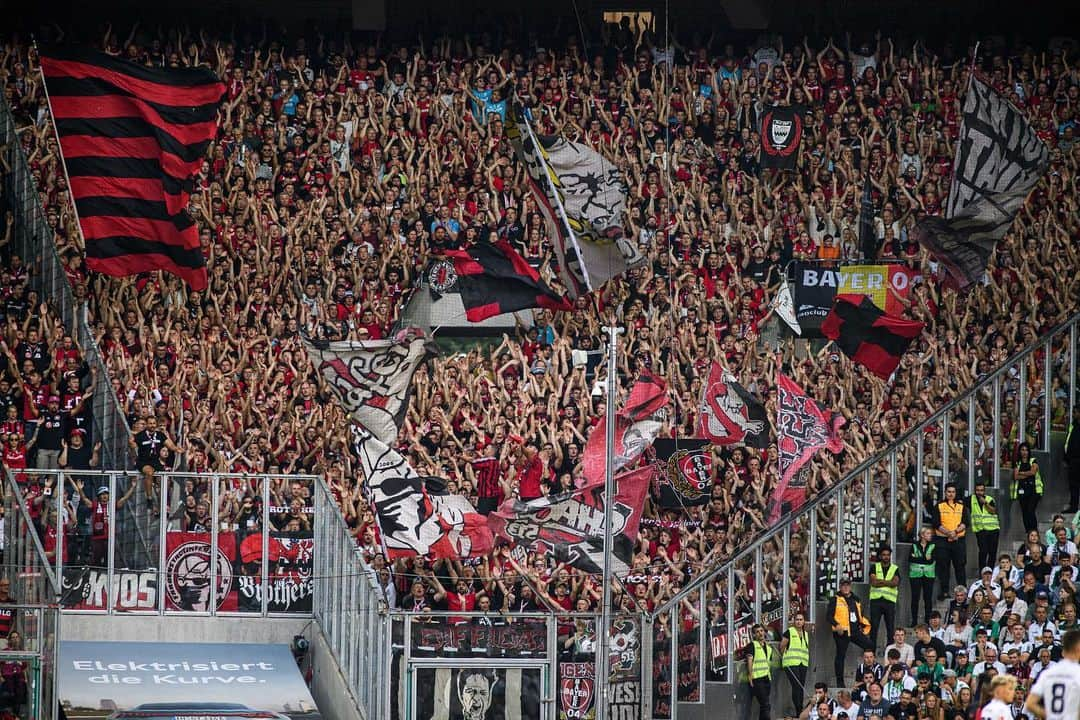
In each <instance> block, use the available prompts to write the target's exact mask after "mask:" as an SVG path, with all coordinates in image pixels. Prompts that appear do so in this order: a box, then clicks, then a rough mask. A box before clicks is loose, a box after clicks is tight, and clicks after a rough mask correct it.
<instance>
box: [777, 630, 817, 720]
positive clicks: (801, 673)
mask: <svg viewBox="0 0 1080 720" xmlns="http://www.w3.org/2000/svg"><path fill="white" fill-rule="evenodd" d="M780 654H781V656H783V660H782V662H781V665H783V667H784V675H785V676H787V679H788V685H789V686H790V689H791V704H792V705H794V706H795V712H793V713H792V716H798V714H799V709H800V708H801V707H802V705H803V700H804V699H805V698H806V673H807V671H808V670H809V669H810V633H809V632H807V630H806V617H805V616H804V615H803V614H802V613H796V615H795V619H794V620H793V621H792V625H791V627H789V628H788V629H787V630H785V631H784V634H783V635H782V636H781V637H780Z"/></svg>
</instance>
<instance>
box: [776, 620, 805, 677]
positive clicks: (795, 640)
mask: <svg viewBox="0 0 1080 720" xmlns="http://www.w3.org/2000/svg"><path fill="white" fill-rule="evenodd" d="M781 664H782V665H783V666H784V667H810V638H809V637H808V636H807V634H806V631H805V630H803V631H802V632H799V631H798V630H796V629H795V628H793V627H790V628H788V646H787V652H786V653H784V661H783V663H781Z"/></svg>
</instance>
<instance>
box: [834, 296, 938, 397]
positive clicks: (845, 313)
mask: <svg viewBox="0 0 1080 720" xmlns="http://www.w3.org/2000/svg"><path fill="white" fill-rule="evenodd" d="M923 327H925V323H921V322H916V321H914V320H903V319H901V318H898V317H893V316H892V315H886V314H885V312H884V311H883V310H881V309H880V308H878V306H876V305H874V302H873V301H872V300H871V299H870V298H869V297H867V296H866V295H837V296H836V299H835V300H834V301H833V306H832V310H830V311H829V315H828V317H826V318H825V322H823V323H822V324H821V333H822V334H823V335H824V336H825V337H827V338H829V339H830V340H832V341H833V342H834V343H836V346H837V347H839V348H840V350H841V351H842V352H843V353H844V354H845V355H847V356H848V357H849V358H851V359H852V360H854V361H855V362H857V363H859V364H860V365H862V366H863V367H865V368H866V369H867V370H869V371H870V372H872V373H874V374H875V375H877V376H878V377H880V378H882V379H883V380H888V379H889V376H890V375H892V374H893V372H894V371H895V370H896V366H897V365H899V364H900V357H901V356H902V355H903V354H904V353H906V352H907V349H908V347H909V346H910V345H911V343H912V341H913V340H915V338H917V337H919V334H920V333H922V330H923Z"/></svg>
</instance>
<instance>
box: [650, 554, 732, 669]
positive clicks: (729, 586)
mask: <svg viewBox="0 0 1080 720" xmlns="http://www.w3.org/2000/svg"><path fill="white" fill-rule="evenodd" d="M724 614H725V615H726V616H727V679H728V682H729V683H731V684H733V685H734V684H735V563H728V570H727V608H726V610H725V611H724ZM645 675H650V676H651V675H652V673H651V672H646V673H645Z"/></svg>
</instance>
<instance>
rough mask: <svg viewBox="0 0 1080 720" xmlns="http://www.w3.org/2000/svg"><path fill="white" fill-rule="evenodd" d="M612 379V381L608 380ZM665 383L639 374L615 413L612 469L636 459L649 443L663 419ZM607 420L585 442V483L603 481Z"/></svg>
mask: <svg viewBox="0 0 1080 720" xmlns="http://www.w3.org/2000/svg"><path fill="white" fill-rule="evenodd" d="M608 382H612V380H610V379H609V380H608ZM667 403H668V396H667V384H666V383H665V382H664V381H663V380H661V379H660V378H657V377H654V376H652V375H647V374H642V375H641V377H640V378H638V381H637V382H636V383H634V387H633V388H632V389H631V390H630V398H629V399H628V400H627V401H626V405H625V406H624V407H623V408H621V409H620V410H619V411H618V413H617V414H616V415H615V451H614V455H615V457H614V462H615V471H616V472H618V470H619V469H620V468H623V467H626V466H627V465H629V464H630V463H632V462H634V461H635V460H637V459H638V458H639V457H640V456H641V453H643V452H644V451H645V449H646V448H647V447H649V446H650V445H652V442H653V440H655V439H656V435H657V434H658V433H659V432H660V426H661V425H662V424H663V422H664V418H665V415H664V413H663V409H664V408H665V407H666V406H667ZM606 438H607V422H606V420H604V419H601V420H600V422H599V423H597V425H596V427H595V428H593V431H592V435H590V436H589V441H588V443H586V445H585V452H584V456H585V459H584V475H585V479H586V480H587V481H589V482H603V480H604V468H605V467H606V464H607V443H606Z"/></svg>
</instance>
